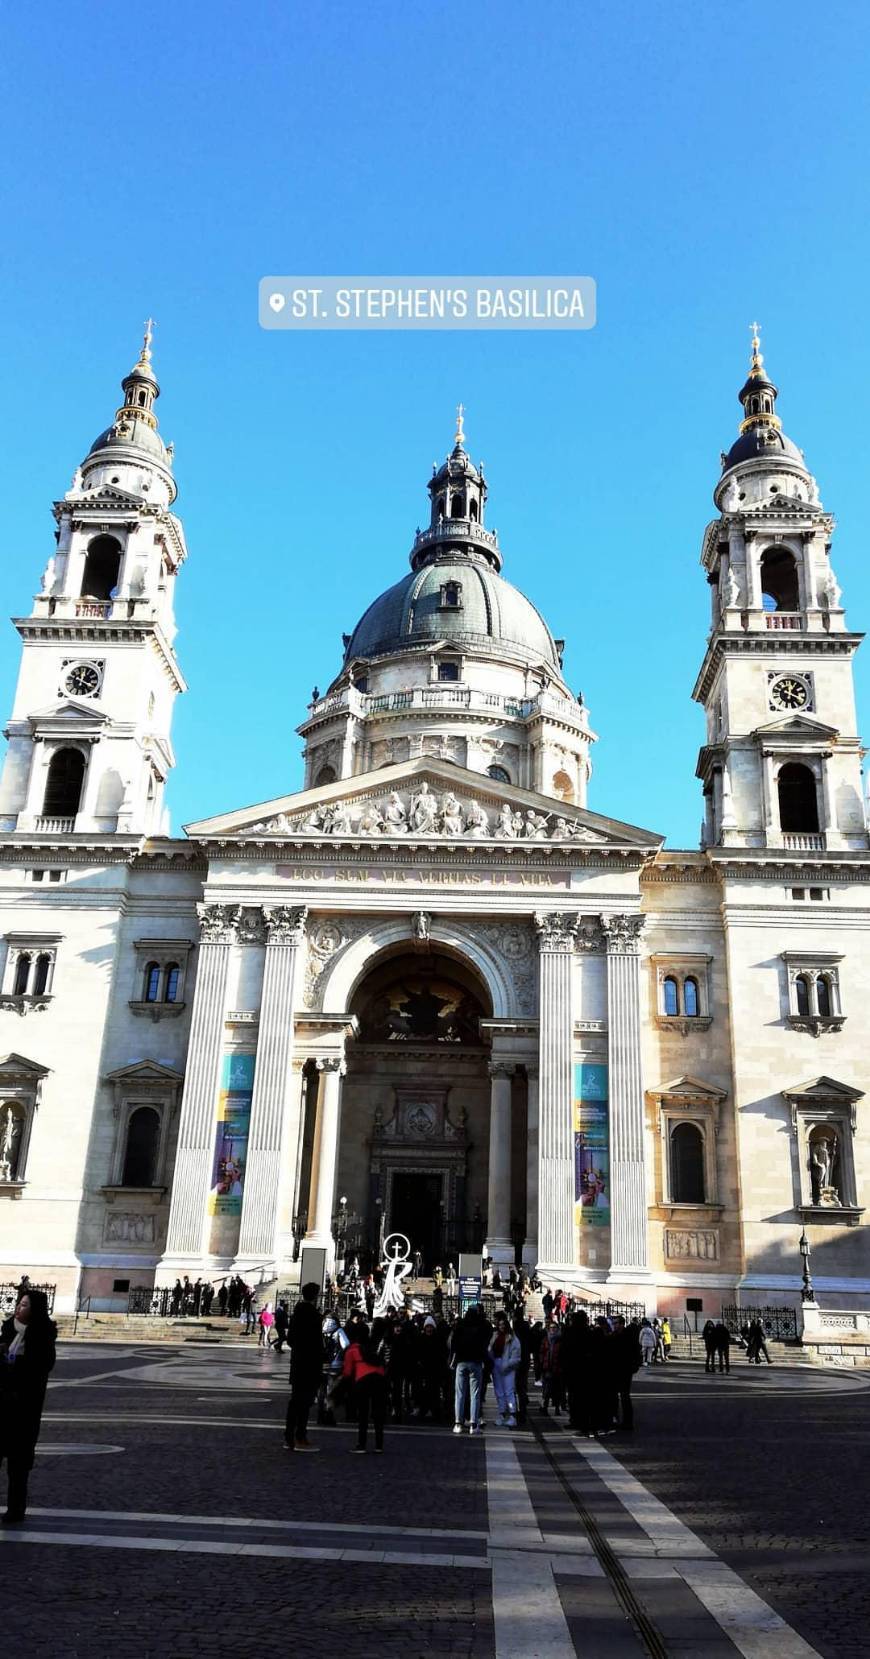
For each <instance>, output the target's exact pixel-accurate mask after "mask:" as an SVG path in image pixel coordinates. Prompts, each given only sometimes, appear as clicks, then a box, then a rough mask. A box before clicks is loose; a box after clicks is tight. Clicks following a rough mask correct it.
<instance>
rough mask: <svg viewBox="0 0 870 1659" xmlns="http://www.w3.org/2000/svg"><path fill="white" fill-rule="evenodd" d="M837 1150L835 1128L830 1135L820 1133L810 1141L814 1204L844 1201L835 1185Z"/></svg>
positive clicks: (830, 1203)
mask: <svg viewBox="0 0 870 1659" xmlns="http://www.w3.org/2000/svg"><path fill="white" fill-rule="evenodd" d="M837 1150H838V1148H837V1137H836V1135H835V1133H834V1131H833V1130H831V1132H830V1135H827V1134H826V1135H819V1136H818V1137H814V1138H813V1139H812V1140H811V1141H810V1179H811V1181H812V1189H813V1203H814V1204H825V1205H832V1204H840V1203H842V1200H841V1198H840V1194H839V1192H838V1191H837V1188H836V1186H835V1185H834V1165H835V1162H836V1158H837Z"/></svg>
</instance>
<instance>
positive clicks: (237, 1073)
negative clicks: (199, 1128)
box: [209, 1054, 254, 1215]
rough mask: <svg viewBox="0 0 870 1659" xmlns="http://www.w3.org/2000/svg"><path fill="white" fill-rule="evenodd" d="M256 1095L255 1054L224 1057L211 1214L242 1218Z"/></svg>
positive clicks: (213, 1166)
mask: <svg viewBox="0 0 870 1659" xmlns="http://www.w3.org/2000/svg"><path fill="white" fill-rule="evenodd" d="M253 1092H254V1056H253V1054H225V1055H224V1057H223V1060H222V1062H221V1086H220V1093H219V1095H218V1109H217V1123H216V1124H215V1137H214V1162H213V1164H212V1174H211V1194H210V1197H209V1211H210V1213H211V1214H212V1215H241V1213H242V1192H243V1191H244V1186H245V1163H246V1160H247V1156H248V1133H249V1130H250V1127H251V1098H252V1095H253Z"/></svg>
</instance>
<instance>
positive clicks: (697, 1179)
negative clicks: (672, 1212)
mask: <svg viewBox="0 0 870 1659" xmlns="http://www.w3.org/2000/svg"><path fill="white" fill-rule="evenodd" d="M671 1201H672V1203H674V1204H703V1202H704V1137H703V1135H702V1134H701V1131H700V1129H699V1128H698V1125H697V1124H696V1123H677V1124H675V1125H674V1128H673V1129H672V1130H671Z"/></svg>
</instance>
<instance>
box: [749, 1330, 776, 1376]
mask: <svg viewBox="0 0 870 1659" xmlns="http://www.w3.org/2000/svg"><path fill="white" fill-rule="evenodd" d="M762 1354H763V1355H764V1357H765V1359H766V1360H767V1363H768V1365H772V1364H773V1360H772V1359H771V1357H770V1355H769V1353H768V1352H767V1343H766V1342H765V1340H764V1326H763V1325H762V1323H761V1320H760V1319H752V1320H750V1323H749V1362H750V1364H751V1363H752V1361H753V1360H754V1361H755V1364H756V1365H760V1364H761V1356H762Z"/></svg>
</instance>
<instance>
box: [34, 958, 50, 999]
mask: <svg viewBox="0 0 870 1659" xmlns="http://www.w3.org/2000/svg"><path fill="white" fill-rule="evenodd" d="M50 971H51V957H50V956H44V955H43V956H38V957H37V958H36V973H35V974H34V976H33V994H34V996H37V997H41V996H42V995H43V993H44V992H45V991H47V990H48V975H49V972H50Z"/></svg>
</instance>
